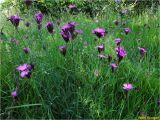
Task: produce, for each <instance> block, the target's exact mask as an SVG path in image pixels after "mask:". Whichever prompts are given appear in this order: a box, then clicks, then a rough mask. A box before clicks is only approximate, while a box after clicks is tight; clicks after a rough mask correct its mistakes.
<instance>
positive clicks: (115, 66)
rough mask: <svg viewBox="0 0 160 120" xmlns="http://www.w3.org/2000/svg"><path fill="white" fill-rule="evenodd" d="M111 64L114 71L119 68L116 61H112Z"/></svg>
mask: <svg viewBox="0 0 160 120" xmlns="http://www.w3.org/2000/svg"><path fill="white" fill-rule="evenodd" d="M110 66H111V69H112V72H114V71H115V70H116V68H117V65H116V63H112V64H111V65H110Z"/></svg>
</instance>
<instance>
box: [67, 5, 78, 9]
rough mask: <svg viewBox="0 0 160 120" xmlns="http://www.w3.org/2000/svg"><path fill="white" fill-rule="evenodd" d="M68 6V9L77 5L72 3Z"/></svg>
mask: <svg viewBox="0 0 160 120" xmlns="http://www.w3.org/2000/svg"><path fill="white" fill-rule="evenodd" d="M68 8H69V9H75V8H77V6H76V5H74V4H70V5H69V6H68Z"/></svg>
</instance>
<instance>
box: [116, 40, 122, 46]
mask: <svg viewBox="0 0 160 120" xmlns="http://www.w3.org/2000/svg"><path fill="white" fill-rule="evenodd" d="M121 41H122V40H121V38H116V39H115V43H116V45H117V46H119V45H120V43H121Z"/></svg>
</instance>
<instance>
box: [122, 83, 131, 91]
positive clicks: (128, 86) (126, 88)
mask: <svg viewBox="0 0 160 120" xmlns="http://www.w3.org/2000/svg"><path fill="white" fill-rule="evenodd" d="M123 89H124V90H126V91H129V90H131V89H133V85H132V84H131V83H124V84H123Z"/></svg>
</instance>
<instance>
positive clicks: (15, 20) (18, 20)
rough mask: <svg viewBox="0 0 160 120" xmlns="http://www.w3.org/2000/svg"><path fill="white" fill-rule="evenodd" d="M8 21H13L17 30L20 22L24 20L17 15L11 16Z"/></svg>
mask: <svg viewBox="0 0 160 120" xmlns="http://www.w3.org/2000/svg"><path fill="white" fill-rule="evenodd" d="M8 20H10V21H11V23H12V24H13V25H14V26H15V27H16V28H17V27H18V25H19V22H20V20H22V18H20V17H19V16H17V15H11V16H10V17H9V18H8Z"/></svg>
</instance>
